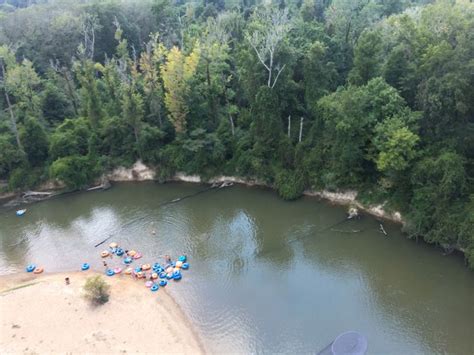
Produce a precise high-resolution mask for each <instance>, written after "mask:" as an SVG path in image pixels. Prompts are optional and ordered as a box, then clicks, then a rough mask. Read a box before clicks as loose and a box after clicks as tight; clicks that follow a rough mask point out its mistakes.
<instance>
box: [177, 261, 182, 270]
mask: <svg viewBox="0 0 474 355" xmlns="http://www.w3.org/2000/svg"><path fill="white" fill-rule="evenodd" d="M182 266H183V262H182V261H177V262H176V267H177V268H178V269H179V268H180V267H182Z"/></svg>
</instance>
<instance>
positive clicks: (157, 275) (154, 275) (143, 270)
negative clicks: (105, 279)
mask: <svg viewBox="0 0 474 355" xmlns="http://www.w3.org/2000/svg"><path fill="white" fill-rule="evenodd" d="M114 255H115V256H117V257H118V258H119V260H120V261H121V262H122V263H123V264H124V265H125V268H124V269H122V267H121V266H116V267H113V268H112V267H109V265H108V264H107V259H108V258H111V259H113V257H114ZM100 256H101V257H102V259H103V260H102V263H103V265H104V267H105V274H106V275H107V276H114V275H116V274H120V273H122V272H123V273H124V274H126V275H131V276H132V277H134V278H135V279H142V280H145V286H146V287H148V288H150V290H151V291H158V288H159V287H160V286H162V287H163V286H166V285H167V283H168V281H167V280H175V281H178V280H181V278H182V274H181V270H187V269H189V263H188V262H187V257H186V256H185V255H181V256H179V257H178V260H176V261H175V262H173V261H172V259H171V257H170V256H169V255H165V256H164V261H165V262H164V265H161V264H160V263H158V262H156V263H154V264H153V265H151V264H142V265H140V266H136V267H132V266H131V264H132V263H133V262H134V261H136V260H138V259H141V258H142V256H143V255H142V254H141V253H139V252H137V251H135V250H126V249H124V248H121V247H120V246H119V245H118V244H117V243H115V242H112V243H110V245H109V249H108V250H104V251H102V252H101V253H100ZM82 269H83V270H87V269H89V265H87V264H84V265H83V266H82Z"/></svg>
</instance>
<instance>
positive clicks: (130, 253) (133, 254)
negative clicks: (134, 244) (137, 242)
mask: <svg viewBox="0 0 474 355" xmlns="http://www.w3.org/2000/svg"><path fill="white" fill-rule="evenodd" d="M136 253H137V252H136V251H135V250H130V251H129V252H128V256H135V254H136Z"/></svg>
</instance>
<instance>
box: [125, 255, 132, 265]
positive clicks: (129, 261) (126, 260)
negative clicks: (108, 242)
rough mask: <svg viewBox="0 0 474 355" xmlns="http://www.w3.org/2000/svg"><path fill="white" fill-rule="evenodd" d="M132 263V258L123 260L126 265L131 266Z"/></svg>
mask: <svg viewBox="0 0 474 355" xmlns="http://www.w3.org/2000/svg"><path fill="white" fill-rule="evenodd" d="M132 261H133V260H132V258H131V257H128V256H127V257H126V258H125V259H123V262H124V264H131V263H132Z"/></svg>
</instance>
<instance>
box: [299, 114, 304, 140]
mask: <svg viewBox="0 0 474 355" xmlns="http://www.w3.org/2000/svg"><path fill="white" fill-rule="evenodd" d="M303 121H304V117H301V120H300V136H299V138H298V143H301V138H303Z"/></svg>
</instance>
